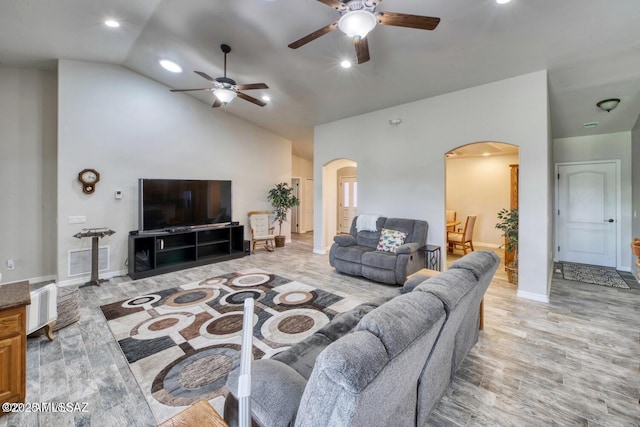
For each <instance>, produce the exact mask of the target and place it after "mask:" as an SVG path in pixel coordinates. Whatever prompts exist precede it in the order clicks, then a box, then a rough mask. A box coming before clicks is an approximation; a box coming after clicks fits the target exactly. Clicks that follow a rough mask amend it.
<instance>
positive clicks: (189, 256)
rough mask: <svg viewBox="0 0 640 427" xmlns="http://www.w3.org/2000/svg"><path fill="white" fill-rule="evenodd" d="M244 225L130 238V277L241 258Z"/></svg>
mask: <svg viewBox="0 0 640 427" xmlns="http://www.w3.org/2000/svg"><path fill="white" fill-rule="evenodd" d="M243 244H244V226H243V225H227V226H222V227H198V228H194V229H191V230H181V231H175V232H169V231H159V232H145V233H139V234H137V235H135V236H129V277H131V278H132V279H134V280H135V279H141V278H144V277H149V276H155V275H157V274H163V273H169V272H172V271H177V270H182V269H185V268H191V267H196V266H199V265H205V264H211V263H214V262H221V261H227V260H230V259H234V258H241V257H243V256H244V249H243Z"/></svg>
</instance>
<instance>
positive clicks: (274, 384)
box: [224, 251, 500, 427]
mask: <svg viewBox="0 0 640 427" xmlns="http://www.w3.org/2000/svg"><path fill="white" fill-rule="evenodd" d="M499 262H500V260H499V258H498V256H497V255H496V254H494V253H493V252H490V251H476V252H472V253H471V254H469V255H466V256H465V257H463V258H461V259H460V260H458V261H456V262H455V263H453V264H452V265H451V267H450V268H449V270H447V271H446V272H444V273H442V274H439V275H437V276H434V277H431V278H425V277H416V276H414V277H413V278H412V279H411V280H409V281H407V284H406V287H405V288H404V289H403V291H404V293H403V294H402V295H400V296H398V297H395V298H393V299H391V300H389V301H387V302H384V303H382V304H376V303H373V304H365V305H361V306H359V307H357V308H356V309H354V310H352V311H350V312H347V313H345V314H343V315H341V316H337V317H336V318H334V319H333V321H332V322H331V323H329V324H328V325H326V326H325V327H324V328H322V329H320V330H319V331H318V332H316V333H315V334H314V335H312V336H310V337H308V338H307V339H305V340H304V341H302V342H300V343H298V344H296V345H294V346H293V347H291V348H290V349H287V350H286V351H284V352H282V353H280V354H278V355H276V356H275V357H273V358H272V359H268V360H258V361H255V362H254V363H253V365H252V383H251V389H252V394H251V412H252V417H253V420H254V425H259V426H273V427H276V426H278V427H281V426H294V425H295V426H314V427H316V426H372V425H394V426H416V425H419V426H422V425H425V424H426V421H427V419H428V417H429V414H430V413H431V411H432V410H433V408H434V407H435V406H436V405H437V404H438V402H439V400H440V398H441V397H442V395H443V394H444V393H445V391H446V389H447V387H448V385H449V383H450V381H451V379H452V378H453V376H454V374H455V372H456V370H457V369H458V367H459V366H460V364H461V363H462V361H463V360H464V358H465V357H466V355H467V353H468V352H469V350H470V349H471V348H472V347H473V345H474V344H475V343H476V342H477V340H478V326H479V324H478V322H479V305H480V301H481V299H482V298H483V295H484V293H485V291H486V289H487V287H488V286H489V283H490V282H491V279H492V278H493V275H494V273H495V271H496V269H497V267H498V264H499ZM237 382H238V371H237V370H234V371H232V372H231V373H230V374H229V379H228V382H227V385H228V387H229V389H230V391H231V393H230V394H229V395H228V397H227V400H226V404H225V411H224V417H225V419H226V420H227V422H229V425H231V426H233V425H237V400H236V397H237Z"/></svg>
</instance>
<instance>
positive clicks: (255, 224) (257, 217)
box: [249, 213, 270, 238]
mask: <svg viewBox="0 0 640 427" xmlns="http://www.w3.org/2000/svg"><path fill="white" fill-rule="evenodd" d="M249 226H250V227H251V230H252V231H253V234H254V236H267V235H269V234H270V233H269V214H268V213H264V214H252V215H251V216H249ZM254 238H256V237H254Z"/></svg>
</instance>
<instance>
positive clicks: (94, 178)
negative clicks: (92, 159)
mask: <svg viewBox="0 0 640 427" xmlns="http://www.w3.org/2000/svg"><path fill="white" fill-rule="evenodd" d="M78 181H80V182H81V183H82V191H84V192H85V193H87V194H92V193H93V192H94V191H95V190H96V184H97V183H98V181H100V174H99V173H98V171H97V170H95V169H83V170H82V171H81V172H80V173H79V174H78Z"/></svg>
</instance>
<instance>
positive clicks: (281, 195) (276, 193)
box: [267, 182, 300, 248]
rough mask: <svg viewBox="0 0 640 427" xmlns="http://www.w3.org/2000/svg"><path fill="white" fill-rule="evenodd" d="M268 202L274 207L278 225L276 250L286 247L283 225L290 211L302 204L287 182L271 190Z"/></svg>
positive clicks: (275, 220)
mask: <svg viewBox="0 0 640 427" xmlns="http://www.w3.org/2000/svg"><path fill="white" fill-rule="evenodd" d="M267 200H269V201H270V202H271V206H273V215H274V222H277V223H278V226H279V229H278V235H277V236H276V237H275V240H276V248H281V247H283V246H284V240H285V236H283V235H282V223H283V222H285V221H286V220H287V213H288V212H289V209H291V208H292V207H294V206H298V205H299V204H300V200H299V199H298V198H297V197H296V196H294V194H293V188H292V187H291V186H289V184H287V183H286V182H281V183H280V184H277V185H276V186H275V187H273V188H272V189H271V190H269V194H268V195H267Z"/></svg>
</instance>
